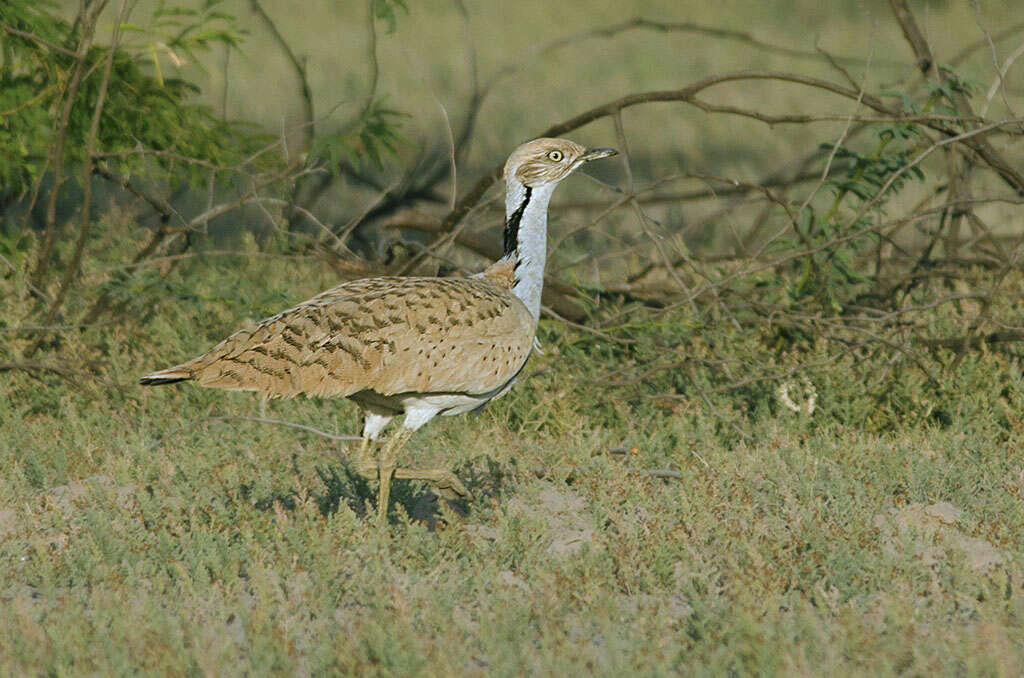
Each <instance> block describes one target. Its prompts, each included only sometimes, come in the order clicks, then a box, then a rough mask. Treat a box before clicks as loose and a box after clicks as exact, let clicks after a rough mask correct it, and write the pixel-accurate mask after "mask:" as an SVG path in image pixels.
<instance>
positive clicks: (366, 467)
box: [355, 436, 377, 480]
mask: <svg viewBox="0 0 1024 678" xmlns="http://www.w3.org/2000/svg"><path fill="white" fill-rule="evenodd" d="M373 443H374V440H373V438H370V437H369V436H363V442H361V443H360V444H359V452H357V453H356V463H355V471H356V473H358V474H359V475H361V476H362V477H364V478H366V479H367V480H376V479H377V461H376V460H375V459H374V458H373V455H371V454H370V449H371V448H372V447H373Z"/></svg>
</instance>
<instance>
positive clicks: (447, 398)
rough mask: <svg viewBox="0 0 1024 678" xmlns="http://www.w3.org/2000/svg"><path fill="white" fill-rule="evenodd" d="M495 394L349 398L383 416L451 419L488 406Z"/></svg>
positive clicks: (370, 393) (370, 394) (364, 395)
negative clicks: (432, 415)
mask: <svg viewBox="0 0 1024 678" xmlns="http://www.w3.org/2000/svg"><path fill="white" fill-rule="evenodd" d="M495 395H496V394H495V393H493V392H492V393H483V394H479V395H476V394H469V393H395V394H393V395H384V394H382V393H376V392H375V391H360V392H359V393H354V394H352V395H351V396H349V398H351V399H352V400H354V401H355V402H356V403H357V404H358V405H359V406H360V407H362V408H363V409H366V410H370V411H372V412H377V413H380V414H384V413H389V414H403V413H406V412H409V411H410V410H419V411H434V412H436V413H438V414H443V415H445V416H451V415H455V414H462V413H464V412H470V411H472V410H475V409H476V408H478V407H480V406H481V405H484V404H485V403H486V402H487V401H488V400H490V399H491V398H493V397H494V396H495Z"/></svg>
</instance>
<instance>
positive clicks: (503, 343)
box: [142, 265, 535, 398]
mask: <svg viewBox="0 0 1024 678" xmlns="http://www.w3.org/2000/svg"><path fill="white" fill-rule="evenodd" d="M492 269H496V270H494V271H491V270H489V271H488V273H490V274H491V275H485V276H481V277H479V278H396V277H390V278H370V279H366V280H356V281H353V282H347V283H343V284H341V285H338V286H337V287H334V288H333V289H330V290H327V291H326V292H322V293H320V294H318V295H316V296H315V297H313V298H312V299H309V300H308V301H305V302H303V303H301V304H299V305H298V306H295V307H294V308H290V309H288V310H287V311H283V312H282V313H279V314H277V315H275V316H272V317H270V318H267V319H265V320H262V321H260V322H258V323H257V324H256V325H255V326H254V327H251V328H247V329H243V330H239V331H238V332H235V333H234V334H232V335H231V336H230V337H228V338H227V339H225V340H224V341H222V342H221V343H219V344H217V345H216V346H215V347H213V349H211V350H210V351H209V352H207V353H206V354H204V355H202V356H200V357H198V358H195V359H193V360H190V361H188V362H186V363H183V364H181V365H177V366H175V367H171V368H169V369H166V370H162V371H160V372H156V373H154V374H151V375H147V376H146V377H144V378H143V380H142V383H144V384H157V383H161V382H168V381H177V380H182V379H194V380H196V381H197V382H198V383H199V384H200V385H201V386H210V387H216V388H224V389H235V390H247V391H256V392H258V393H260V394H262V395H265V396H268V397H272V398H280V397H285V398H287V397H292V396H296V395H300V394H304V395H307V396H351V395H353V394H356V393H358V392H360V391H372V392H374V393H377V394H380V395H384V396H390V395H395V394H401V393H411V392H416V393H466V394H484V393H489V392H491V391H493V390H494V389H496V388H499V387H500V386H503V385H504V384H505V383H506V382H508V381H509V379H511V378H512V377H513V376H514V375H515V374H516V373H517V372H518V371H519V370H520V369H521V368H522V366H523V363H525V362H526V359H527V357H528V356H529V353H530V350H531V348H532V342H533V333H534V329H535V328H534V323H533V319H532V318H531V317H530V314H529V312H527V310H526V307H525V306H524V305H523V303H522V302H521V301H520V300H519V299H517V298H516V297H515V296H514V295H513V294H512V292H511V280H512V278H511V275H509V271H508V267H507V266H506V267H500V266H497V265H496V266H494V267H492Z"/></svg>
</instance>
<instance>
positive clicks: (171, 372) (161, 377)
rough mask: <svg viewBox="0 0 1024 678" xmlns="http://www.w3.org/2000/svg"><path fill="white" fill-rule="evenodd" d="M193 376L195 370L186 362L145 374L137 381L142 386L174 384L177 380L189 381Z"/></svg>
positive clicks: (194, 376)
mask: <svg viewBox="0 0 1024 678" xmlns="http://www.w3.org/2000/svg"><path fill="white" fill-rule="evenodd" d="M195 378H196V375H195V372H193V371H192V369H190V368H189V367H188V365H187V364H183V365H175V366H174V367H168V368H167V369H166V370H160V371H159V372H153V373H152V374H147V375H146V376H144V377H141V378H140V379H139V383H140V384H142V385H143V386H160V385H162V384H176V383H178V382H179V381H190V380H192V379H195Z"/></svg>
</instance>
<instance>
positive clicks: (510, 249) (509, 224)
mask: <svg viewBox="0 0 1024 678" xmlns="http://www.w3.org/2000/svg"><path fill="white" fill-rule="evenodd" d="M531 193H533V189H532V188H530V187H529V186H527V187H526V195H525V196H523V202H521V203H519V207H517V208H516V211H515V212H513V213H512V214H510V215H509V217H508V219H507V220H506V221H505V256H509V255H511V254H514V253H515V251H516V248H517V247H518V246H519V222H521V221H522V220H523V213H524V212H525V211H526V206H527V205H528V204H529V202H530V194H531Z"/></svg>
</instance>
